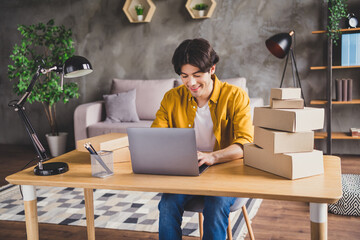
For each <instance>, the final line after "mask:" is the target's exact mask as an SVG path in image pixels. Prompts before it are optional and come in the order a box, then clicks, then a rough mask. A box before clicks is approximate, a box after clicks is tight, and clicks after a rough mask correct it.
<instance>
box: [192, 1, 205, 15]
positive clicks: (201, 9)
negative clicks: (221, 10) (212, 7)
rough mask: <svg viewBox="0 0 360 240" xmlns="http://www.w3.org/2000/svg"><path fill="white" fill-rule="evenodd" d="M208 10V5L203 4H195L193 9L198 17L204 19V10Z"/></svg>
mask: <svg viewBox="0 0 360 240" xmlns="http://www.w3.org/2000/svg"><path fill="white" fill-rule="evenodd" d="M207 8H208V5H207V4H205V3H199V4H196V5H195V6H194V7H193V9H194V10H197V11H198V12H199V17H204V14H205V10H206V9H207Z"/></svg>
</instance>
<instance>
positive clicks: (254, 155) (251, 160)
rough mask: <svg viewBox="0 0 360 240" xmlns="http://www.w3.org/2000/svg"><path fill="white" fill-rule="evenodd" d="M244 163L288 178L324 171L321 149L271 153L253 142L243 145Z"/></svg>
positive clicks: (317, 173)
mask: <svg viewBox="0 0 360 240" xmlns="http://www.w3.org/2000/svg"><path fill="white" fill-rule="evenodd" d="M244 164H245V165H247V166H251V167H254V168H257V169H260V170H263V171H266V172H270V173H273V174H275V175H278V176H281V177H285V178H288V179H298V178H304V177H310V176H314V175H319V174H323V173H324V162H323V153H322V151H318V150H313V151H312V152H304V153H278V154H272V153H270V152H268V151H266V150H265V149H262V148H260V147H258V146H256V145H255V144H245V145H244Z"/></svg>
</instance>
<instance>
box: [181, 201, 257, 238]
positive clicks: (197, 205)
mask: <svg viewBox="0 0 360 240" xmlns="http://www.w3.org/2000/svg"><path fill="white" fill-rule="evenodd" d="M248 200H249V199H248V198H237V199H236V200H235V202H234V204H233V205H232V206H231V207H230V212H235V211H237V210H238V209H240V208H241V209H242V212H243V215H244V219H245V222H246V226H247V228H248V231H249V236H250V239H251V240H253V239H255V237H254V233H253V230H252V228H251V225H250V219H249V216H248V213H247V210H246V203H247V201H248ZM203 209H204V199H203V198H202V197H196V198H193V199H191V200H190V201H189V202H188V203H186V204H185V207H184V210H185V211H189V212H198V213H199V230H200V239H202V237H203V234H204V229H203V214H202V211H203ZM227 235H228V239H229V240H232V232H231V222H230V216H229V225H228V228H227Z"/></svg>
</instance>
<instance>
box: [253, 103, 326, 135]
mask: <svg viewBox="0 0 360 240" xmlns="http://www.w3.org/2000/svg"><path fill="white" fill-rule="evenodd" d="M253 124H254V126H258V127H264V128H271V129H275V130H281V131H288V132H304V131H311V130H316V129H323V127H324V109H323V108H310V107H305V108H304V109H272V108H270V107H255V109H254V119H253Z"/></svg>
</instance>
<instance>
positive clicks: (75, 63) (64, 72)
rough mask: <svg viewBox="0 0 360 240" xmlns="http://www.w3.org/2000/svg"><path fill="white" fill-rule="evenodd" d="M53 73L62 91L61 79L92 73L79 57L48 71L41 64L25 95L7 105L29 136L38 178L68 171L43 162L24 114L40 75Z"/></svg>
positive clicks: (57, 164)
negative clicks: (36, 160) (58, 78)
mask: <svg viewBox="0 0 360 240" xmlns="http://www.w3.org/2000/svg"><path fill="white" fill-rule="evenodd" d="M52 71H55V72H56V73H59V74H61V83H60V85H61V89H63V77H65V78H74V77H81V76H84V75H86V74H89V73H91V72H92V71H93V69H92V67H91V64H90V62H89V61H88V60H87V59H86V58H84V57H80V56H73V57H71V58H69V59H68V60H66V61H65V64H64V65H63V66H53V67H51V68H49V69H45V68H43V67H42V64H40V65H39V66H38V69H37V71H36V74H35V75H34V76H33V78H32V80H31V82H30V85H29V86H28V88H27V89H26V92H25V94H24V95H23V96H22V97H21V99H20V100H13V101H11V102H10V103H9V107H13V108H14V110H15V112H18V114H19V116H20V118H21V120H22V121H23V123H24V124H25V128H26V131H27V133H28V134H29V137H30V140H31V142H32V144H33V145H34V148H35V150H36V153H37V154H38V157H39V162H38V164H37V166H36V167H35V168H34V173H35V174H36V175H40V176H49V175H56V174H61V173H64V172H67V171H68V170H69V166H68V165H67V163H64V162H51V163H45V164H43V162H44V161H46V160H48V155H47V153H46V151H45V148H44V147H43V145H42V144H41V142H40V140H39V138H38V137H37V135H36V132H35V130H34V128H33V126H32V125H31V123H30V120H29V118H28V117H27V115H26V113H25V108H24V106H23V105H24V103H25V102H26V99H27V98H28V97H29V96H30V94H31V91H32V89H33V87H34V85H35V82H36V80H37V79H38V78H39V76H40V73H42V74H47V73H49V72H52Z"/></svg>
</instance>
